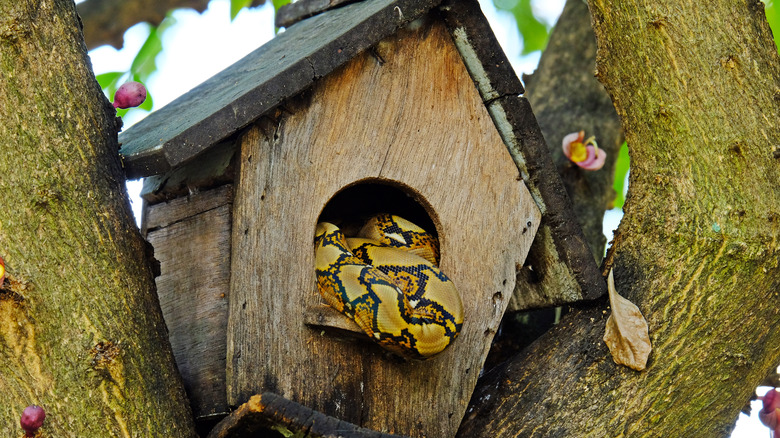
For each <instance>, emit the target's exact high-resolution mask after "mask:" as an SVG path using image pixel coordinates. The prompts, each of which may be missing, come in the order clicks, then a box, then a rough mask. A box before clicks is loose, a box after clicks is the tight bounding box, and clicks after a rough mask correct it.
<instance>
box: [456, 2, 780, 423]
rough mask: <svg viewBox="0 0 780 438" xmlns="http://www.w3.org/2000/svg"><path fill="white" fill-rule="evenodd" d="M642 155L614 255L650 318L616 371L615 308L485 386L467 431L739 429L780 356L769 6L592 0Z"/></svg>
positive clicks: (596, 312)
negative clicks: (648, 344)
mask: <svg viewBox="0 0 780 438" xmlns="http://www.w3.org/2000/svg"><path fill="white" fill-rule="evenodd" d="M590 9H591V13H592V15H593V23H594V29H595V31H596V36H597V40H598V47H599V51H598V62H597V69H598V77H599V78H600V80H601V81H602V83H604V85H605V87H606V88H607V90H608V92H609V93H610V95H611V96H612V98H613V102H614V104H615V107H616V109H617V112H618V114H619V115H620V117H621V120H622V123H623V128H624V131H625V133H626V138H627V141H628V144H629V151H630V153H631V160H632V167H631V181H630V191H629V196H628V199H627V202H626V206H625V216H624V218H623V221H622V222H621V224H620V227H619V229H618V231H617V234H616V238H615V242H614V244H613V248H611V251H610V257H609V258H608V264H609V265H612V266H613V267H614V271H615V279H616V283H617V289H618V291H619V292H620V293H621V294H622V295H624V296H625V297H627V298H629V299H630V300H632V301H633V302H634V303H635V304H637V306H638V307H639V308H640V309H641V311H642V312H643V313H644V315H645V317H646V318H647V320H648V323H649V328H650V336H651V340H652V342H653V348H654V350H653V353H652V354H651V356H650V361H649V363H648V368H647V369H646V370H645V371H641V372H638V371H633V370H631V369H628V368H626V367H623V366H618V365H615V364H614V362H613V361H612V358H611V356H610V354H609V351H608V350H607V348H606V347H605V345H604V343H603V341H602V336H603V334H604V323H605V320H606V316H607V315H608V309H607V308H606V303H604V305H602V306H593V307H590V308H584V309H580V310H577V311H575V312H573V313H571V314H569V315H568V316H567V317H566V318H564V320H563V322H562V323H561V324H559V325H558V326H557V327H556V328H555V329H553V330H552V331H550V332H548V334H547V335H545V336H543V337H542V338H540V340H539V341H537V342H536V343H535V344H533V345H532V346H531V347H529V349H528V350H527V351H524V352H522V353H521V354H520V355H518V356H517V357H515V358H513V359H512V360H510V361H509V362H508V363H506V364H505V365H504V366H503V367H500V368H499V369H496V370H495V371H494V372H492V373H491V374H490V375H488V376H486V377H485V379H483V381H482V382H481V385H480V387H479V389H478V390H477V392H475V394H474V396H473V398H472V406H471V408H470V411H469V413H468V414H467V418H466V419H465V420H464V423H463V425H462V427H461V430H460V435H461V436H464V437H466V436H469V437H471V436H490V437H493V436H502V437H503V436H524V437H525V436H544V437H557V436H577V437H604V436H612V437H619V436H659V437H660V436H708V437H709V436H728V434H729V433H730V431H731V430H732V428H733V424H734V421H735V418H736V416H737V414H738V413H739V410H740V408H741V407H742V406H743V405H744V404H745V402H746V400H747V399H748V398H749V396H750V394H751V393H752V391H753V388H754V387H755V385H756V384H758V383H759V382H760V381H761V380H762V379H763V378H764V377H765V376H766V375H767V374H769V371H770V369H771V368H773V367H775V366H776V365H777V363H779V362H780V308H779V307H778V301H777V293H778V290H780V266H779V264H778V237H779V236H778V235H779V234H780V189H778V186H777V181H779V180H780V163H779V162H778V159H780V150H779V149H778V146H777V145H779V144H780V128H779V127H778V124H777V120H778V105H779V103H778V102H780V99H779V98H778V95H780V83H779V82H780V81H779V79H780V68H779V66H780V64H779V63H778V61H779V60H778V56H777V49H776V48H775V46H774V43H773V41H772V36H771V32H770V30H769V26H768V24H767V22H766V18H765V16H764V11H763V6H762V4H761V3H760V2H758V1H753V0H743V1H723V0H717V1H714V2H700V1H692V0H687V1H683V2H678V1H669V0H664V1H657V0H654V1H649V0H648V1H638V0H634V1H621V2H606V1H604V0H591V2H590Z"/></svg>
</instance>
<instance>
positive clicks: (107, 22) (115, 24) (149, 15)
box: [77, 0, 265, 50]
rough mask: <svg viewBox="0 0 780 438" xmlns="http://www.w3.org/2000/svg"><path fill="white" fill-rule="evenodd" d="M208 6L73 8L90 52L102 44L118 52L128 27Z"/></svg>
mask: <svg viewBox="0 0 780 438" xmlns="http://www.w3.org/2000/svg"><path fill="white" fill-rule="evenodd" d="M263 3H265V0H254V1H252V6H258V5H262V4H263ZM208 4H209V0H86V1H84V2H82V3H79V4H78V6H77V8H78V13H79V16H80V17H81V23H82V26H83V31H84V40H85V41H86V43H87V48H88V49H90V50H92V49H94V48H96V47H99V46H102V45H103V44H109V45H111V46H112V47H114V48H116V49H121V48H122V45H123V43H124V34H125V31H126V30H127V29H129V28H130V27H132V26H134V25H136V24H138V23H141V22H147V23H149V24H151V25H152V26H157V25H158V24H160V22H162V20H163V19H164V18H165V15H166V14H167V13H168V11H170V10H173V9H180V8H192V9H195V10H196V11H198V12H203V11H205V10H206V8H207V7H208Z"/></svg>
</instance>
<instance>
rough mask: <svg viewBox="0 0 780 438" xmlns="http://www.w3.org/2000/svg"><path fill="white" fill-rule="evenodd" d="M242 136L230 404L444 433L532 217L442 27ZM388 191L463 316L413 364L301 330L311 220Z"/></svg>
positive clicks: (329, 82) (464, 398)
mask: <svg viewBox="0 0 780 438" xmlns="http://www.w3.org/2000/svg"><path fill="white" fill-rule="evenodd" d="M290 108H291V113H288V114H287V115H284V116H283V117H282V118H280V119H278V120H277V121H276V122H275V123H274V124H272V123H270V122H269V123H267V124H265V125H264V126H262V127H261V126H257V127H255V128H253V129H251V130H250V131H248V133H247V134H246V135H245V136H244V138H243V139H241V142H242V151H241V163H240V171H239V175H240V176H239V183H238V189H237V193H236V204H235V226H234V229H233V256H232V266H233V268H232V273H233V275H232V278H231V301H230V320H229V325H228V357H229V360H228V364H227V370H228V373H227V382H228V401H229V403H230V404H231V405H238V404H240V403H243V402H245V401H247V400H248V399H249V397H250V396H252V395H253V394H255V393H260V392H264V391H273V392H276V393H278V394H280V395H282V396H284V397H286V398H288V399H291V400H293V401H296V402H299V403H302V404H304V405H306V406H308V407H310V408H313V409H316V410H318V411H321V412H323V413H326V414H328V415H332V416H334V417H337V418H340V419H342V420H346V421H349V422H351V423H355V424H358V425H361V426H364V427H368V428H371V429H375V430H380V431H383V432H391V433H401V434H404V435H411V436H427V437H437V436H442V437H446V436H452V435H453V434H454V433H455V431H456V429H457V427H458V424H459V423H460V419H461V418H462V416H463V414H464V412H465V409H466V405H467V403H468V400H469V397H470V395H471V392H472V389H473V387H474V384H475V382H476V379H477V376H478V374H479V371H480V369H481V366H482V363H483V361H484V358H485V356H486V354H487V351H488V349H489V347H490V341H491V340H492V338H493V335H494V334H495V331H496V329H497V328H498V325H499V322H500V320H501V316H502V315H503V313H504V310H505V308H506V306H507V303H508V301H509V298H510V297H511V294H512V291H513V289H514V284H515V274H516V272H515V269H516V266H518V265H522V263H523V261H524V259H525V256H526V253H527V251H528V248H529V247H530V245H531V242H532V239H533V236H534V234H535V232H536V227H537V226H538V224H539V220H540V213H539V211H538V209H537V207H536V205H535V204H534V202H533V200H532V198H531V196H530V194H529V193H528V191H527V189H526V188H525V185H524V184H523V182H522V181H521V178H520V175H519V171H518V169H517V167H516V166H515V165H514V163H513V162H512V159H511V157H510V156H509V153H508V151H507V148H506V146H505V145H504V143H503V142H502V140H501V138H500V137H499V135H498V133H497V131H496V129H495V127H494V124H493V121H492V120H491V118H490V116H489V114H488V112H487V110H486V109H485V106H484V105H483V103H482V100H481V98H480V95H479V93H478V92H477V90H476V89H475V87H474V84H473V82H472V80H471V78H470V77H469V75H468V72H467V71H466V69H465V67H464V66H463V63H462V61H461V58H460V55H459V54H458V52H457V51H456V49H455V47H454V45H453V43H452V40H451V38H450V36H449V34H448V33H447V31H446V29H445V28H444V26H443V25H442V24H440V23H438V22H436V23H426V24H420V25H419V26H416V28H415V30H404V31H402V32H400V33H399V34H397V35H396V36H394V37H391V38H389V39H387V40H384V41H383V42H381V43H379V44H378V45H377V46H376V47H375V49H374V51H373V52H372V54H369V53H364V54H361V55H359V56H357V57H356V58H355V59H353V60H352V61H351V62H350V63H348V64H347V65H346V66H345V67H343V68H341V69H339V70H337V71H336V72H334V73H333V74H331V75H330V76H328V77H327V78H325V79H324V80H322V81H321V82H319V83H317V84H316V85H315V87H314V88H313V89H312V90H311V91H310V92H309V93H307V98H303V99H302V105H301V107H300V108H297V109H296V108H294V107H293V106H290ZM366 180H371V181H375V182H376V181H379V182H382V181H384V182H387V183H392V184H399V185H402V186H405V187H407V188H408V189H409V191H410V194H412V195H413V196H415V197H416V198H417V199H418V200H419V201H420V202H421V203H422V204H423V205H424V206H425V207H427V208H428V210H429V211H428V212H429V213H430V215H431V219H432V220H433V222H434V223H435V224H436V227H437V231H438V234H439V239H440V241H441V247H442V262H441V265H442V270H443V271H444V272H446V273H447V274H448V275H449V276H450V277H451V278H452V279H453V281H454V282H455V284H456V286H457V287H458V290H459V291H460V293H461V295H462V297H463V301H464V309H465V315H466V317H465V322H464V326H463V331H462V333H461V335H460V337H459V338H458V339H457V340H456V341H455V342H454V344H453V345H452V346H451V347H450V348H449V349H447V350H445V351H444V352H443V353H442V354H441V355H439V356H437V357H435V358H433V359H431V360H428V361H426V362H401V361H398V360H396V359H394V358H392V357H388V356H387V355H386V354H385V353H384V352H383V351H382V350H381V349H379V348H378V347H376V346H375V345H373V344H371V343H368V342H355V341H349V340H346V341H345V340H341V339H336V338H333V337H331V336H329V335H328V334H325V333H323V332H322V331H321V330H313V329H311V328H309V326H307V325H306V324H305V322H306V317H305V315H304V313H305V310H304V309H307V308H310V307H312V306H316V305H317V304H318V303H319V302H320V301H321V298H320V297H319V295H318V293H317V291H316V286H315V276H314V253H313V250H314V249H313V236H314V229H315V225H316V222H317V218H318V216H319V214H320V212H321V210H322V209H323V207H324V206H325V204H326V203H327V202H328V200H329V199H330V198H331V197H332V196H333V195H334V194H336V193H337V192H338V191H339V190H341V189H343V188H344V187H346V186H349V185H351V184H354V183H356V182H360V181H366Z"/></svg>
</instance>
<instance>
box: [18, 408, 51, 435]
mask: <svg viewBox="0 0 780 438" xmlns="http://www.w3.org/2000/svg"><path fill="white" fill-rule="evenodd" d="M45 418H46V412H45V411H44V410H43V408H42V407H40V406H36V405H31V406H27V407H26V408H24V412H22V419H21V420H19V423H20V424H21V425H22V429H24V432H25V436H35V432H36V431H37V430H38V429H39V428H40V427H41V426H43V420H44V419H45Z"/></svg>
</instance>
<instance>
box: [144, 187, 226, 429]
mask: <svg viewBox="0 0 780 438" xmlns="http://www.w3.org/2000/svg"><path fill="white" fill-rule="evenodd" d="M232 192H233V187H232V185H225V186H222V187H218V188H216V189H213V190H209V191H205V192H200V193H195V194H193V195H191V196H187V197H181V198H177V199H175V200H173V201H171V202H165V203H159V204H155V205H152V206H149V207H147V208H146V211H145V212H144V228H145V229H147V233H146V238H147V240H148V241H149V243H151V244H152V245H153V246H154V248H155V250H154V256H155V258H156V259H157V260H158V261H159V262H160V270H161V272H162V274H161V275H160V276H159V277H157V279H156V281H157V295H158V296H159V298H160V307H161V308H162V311H163V316H164V317H165V323H166V325H167V326H168V333H169V339H170V341H171V346H172V347H173V355H174V357H175V358H176V365H177V366H178V368H179V372H180V373H181V375H182V378H183V380H184V384H185V389H186V390H187V395H188V396H189V398H190V402H191V404H192V407H193V413H194V414H195V416H196V418H198V417H204V416H208V415H212V414H224V413H225V412H227V411H228V406H227V400H226V391H225V352H226V346H225V332H226V330H227V316H228V314H227V310H228V292H229V287H228V286H229V281H230V271H229V268H230V230H231V212H232V201H233V199H232V198H233V196H232Z"/></svg>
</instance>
